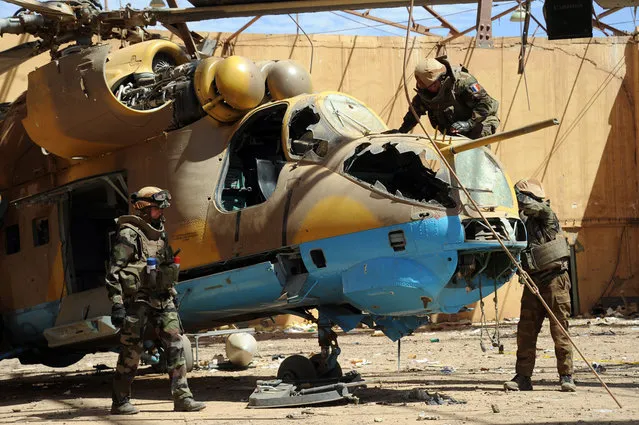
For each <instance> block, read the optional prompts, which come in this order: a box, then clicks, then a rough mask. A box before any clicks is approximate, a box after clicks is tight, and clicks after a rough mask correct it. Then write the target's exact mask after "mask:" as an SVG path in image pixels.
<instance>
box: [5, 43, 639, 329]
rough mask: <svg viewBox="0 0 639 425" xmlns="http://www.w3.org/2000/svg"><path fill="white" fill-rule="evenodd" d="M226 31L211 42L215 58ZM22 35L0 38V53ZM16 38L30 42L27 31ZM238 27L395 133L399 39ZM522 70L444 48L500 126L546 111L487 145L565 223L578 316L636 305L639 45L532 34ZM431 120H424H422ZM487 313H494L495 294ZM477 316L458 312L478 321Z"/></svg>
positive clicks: (510, 58)
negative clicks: (546, 122) (527, 129)
mask: <svg viewBox="0 0 639 425" xmlns="http://www.w3.org/2000/svg"><path fill="white" fill-rule="evenodd" d="M227 36H228V34H222V33H211V34H210V37H211V38H213V39H216V40H218V48H217V49H216V51H215V54H216V55H219V54H221V52H222V41H223V40H224V37H227ZM16 40H17V37H14V38H11V37H5V38H3V39H2V40H0V48H2V49H4V48H7V47H10V46H12V45H14V44H15V41H16ZM438 40H440V38H438V37H432V38H431V37H418V38H417V39H414V38H411V39H410V40H409V51H408V55H409V65H408V70H409V71H407V78H408V86H409V92H410V93H411V94H412V88H413V86H414V79H413V77H412V75H410V74H411V72H410V71H411V70H412V68H413V66H414V64H415V63H416V61H417V60H418V58H420V57H422V56H434V55H435V54H436V50H437V41H438ZM21 41H26V38H23V40H21ZM311 41H312V46H311V43H309V41H308V40H307V39H306V38H305V37H303V36H295V35H259V34H242V35H240V36H239V37H238V38H237V39H236V40H235V44H234V46H233V48H232V51H234V53H235V54H239V55H244V56H248V57H250V58H252V59H254V60H261V59H288V58H291V59H295V60H297V61H299V62H300V63H301V64H303V65H306V66H309V67H311V65H312V76H313V81H314V87H315V88H316V90H337V91H344V92H346V93H349V94H351V95H353V96H355V97H357V98H359V99H361V100H362V101H364V102H365V103H367V104H368V105H369V106H371V107H372V108H373V109H374V110H375V111H376V112H377V113H378V114H379V115H380V116H381V117H382V118H383V119H384V120H385V121H387V122H388V123H389V126H390V127H391V128H396V127H398V126H399V125H400V123H401V119H402V116H403V115H404V114H405V113H406V110H407V101H406V98H405V95H404V89H403V83H402V60H403V50H404V39H403V38H400V37H364V36H330V35H314V36H311ZM530 42H531V44H533V46H532V47H531V46H529V48H528V51H527V55H526V73H525V75H518V74H517V64H518V56H519V52H520V47H521V45H520V42H519V40H518V39H517V38H498V39H495V48H494V49H476V48H474V40H473V39H472V38H468V37H462V38H459V39H457V40H455V41H453V42H452V43H450V44H449V45H448V46H447V48H446V49H445V50H444V52H445V53H447V54H448V57H449V59H450V61H451V63H453V64H458V63H462V64H464V65H465V66H466V67H468V68H469V69H470V71H471V72H472V73H473V74H474V75H475V76H476V77H477V78H478V80H479V81H480V83H481V84H482V85H483V86H484V87H485V88H486V89H487V90H488V92H489V93H490V94H491V95H492V96H493V97H495V98H496V99H497V100H499V102H500V117H501V120H502V124H501V127H500V130H501V131H503V130H510V129H514V128H517V127H519V126H522V125H525V124H529V123H532V122H536V121H540V120H543V119H547V118H555V117H556V118H558V119H560V120H561V125H560V126H559V127H555V128H552V129H547V130H543V131H541V132H538V133H535V134H532V135H529V136H525V137H519V138H516V139H511V140H508V141H504V142H501V143H499V144H498V145H497V146H495V147H493V149H494V150H495V151H496V152H497V154H498V156H499V157H500V159H501V161H502V162H503V164H504V165H505V167H506V169H507V171H508V172H509V173H510V176H511V178H512V179H513V182H514V181H516V180H518V179H520V178H524V177H536V178H538V179H540V180H542V182H543V183H544V185H545V189H546V192H547V193H548V196H549V198H550V199H551V200H552V205H553V208H554V209H555V210H556V212H557V215H558V216H559V218H560V220H561V222H562V225H563V226H564V229H565V230H566V231H567V232H568V233H569V235H570V238H571V241H572V243H573V244H574V246H575V251H576V254H575V259H576V276H577V291H576V295H577V296H578V311H579V312H581V313H585V312H588V311H590V310H591V309H592V308H593V306H594V305H595V304H596V303H597V301H598V300H599V298H600V296H601V295H602V294H604V292H605V295H606V296H611V297H620V299H622V300H625V301H626V302H628V303H632V302H633V301H634V302H636V301H638V300H639V298H638V297H639V276H637V275H636V274H637V269H638V263H639V260H638V259H637V258H638V257H639V256H638V252H637V251H638V250H639V248H638V241H639V232H638V224H639V212H638V207H639V205H638V202H639V201H638V199H637V198H638V195H639V190H638V185H639V175H638V174H639V171H638V168H637V159H638V158H637V156H638V155H637V144H638V140H637V122H638V119H639V105H636V104H635V98H636V94H637V93H638V92H639V51H638V47H637V44H636V42H635V41H634V40H632V39H629V38H627V37H610V38H601V39H578V40H562V41H548V40H546V39H540V38H532V39H531V40H530ZM47 61H48V57H47V55H46V54H44V55H41V56H40V57H38V58H33V59H31V60H29V61H27V62H26V63H24V64H23V65H22V66H20V67H18V68H15V69H13V70H10V71H8V72H6V73H4V74H3V75H0V100H1V101H11V100H13V99H15V97H16V96H17V95H18V94H20V93H21V92H22V91H23V90H24V89H25V87H26V78H27V73H28V72H29V71H30V70H32V69H33V68H34V67H36V66H39V65H41V64H44V63H46V62H47ZM425 121H427V120H425ZM520 295H521V285H519V284H517V283H516V282H512V283H510V284H509V285H506V286H505V287H504V288H502V289H501V290H500V291H498V298H499V316H500V317H502V318H503V317H517V316H518V315H519V298H520ZM488 298H490V299H487V300H486V314H487V316H488V318H489V319H490V318H492V317H494V307H493V301H492V297H488ZM478 307H479V306H477V308H476V310H475V311H474V312H473V313H469V314H465V315H457V316H460V317H464V318H472V319H473V320H478V319H479V308H478Z"/></svg>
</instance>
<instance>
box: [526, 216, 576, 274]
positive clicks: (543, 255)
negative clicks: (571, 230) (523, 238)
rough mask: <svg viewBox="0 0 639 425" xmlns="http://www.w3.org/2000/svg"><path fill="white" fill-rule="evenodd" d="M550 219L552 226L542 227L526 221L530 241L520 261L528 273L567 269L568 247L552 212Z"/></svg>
mask: <svg viewBox="0 0 639 425" xmlns="http://www.w3.org/2000/svg"><path fill="white" fill-rule="evenodd" d="M528 220H532V219H528ZM528 220H527V221H528ZM552 221H553V223H552V228H542V227H541V226H535V225H532V224H530V223H528V222H527V223H526V228H527V230H528V237H529V240H530V241H531V242H530V244H529V247H528V248H527V249H526V250H524V252H522V254H521V263H522V266H523V267H524V269H525V270H526V271H527V272H528V273H531V274H542V273H546V272H549V271H554V270H557V271H560V270H567V269H568V259H569V258H570V247H569V246H568V241H567V240H566V238H565V237H564V236H563V232H562V229H561V225H560V224H559V220H558V219H557V216H556V215H555V214H554V213H553V220H552ZM549 239H550V240H549Z"/></svg>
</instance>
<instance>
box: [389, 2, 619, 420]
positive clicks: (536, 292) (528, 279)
mask: <svg viewBox="0 0 639 425" xmlns="http://www.w3.org/2000/svg"><path fill="white" fill-rule="evenodd" d="M409 1H410V8H409V11H408V15H409V19H411V17H412V16H413V6H414V0H409ZM409 38H410V28H408V27H407V28H406V39H405V43H404V61H403V64H404V68H403V69H402V77H403V80H404V93H405V95H406V100H407V102H408V105H409V109H410V111H411V113H412V114H413V116H414V117H415V119H416V120H417V123H418V124H419V126H420V127H421V129H422V131H423V132H424V134H425V135H426V137H427V138H428V140H429V141H430V143H431V145H432V147H433V149H434V150H435V152H437V154H438V155H439V158H440V159H441V161H442V163H443V164H444V165H445V166H446V168H447V169H448V172H449V173H450V175H451V177H452V178H453V179H454V180H455V182H456V183H457V184H458V186H459V188H460V189H461V190H462V191H463V192H464V194H465V195H466V197H467V199H468V201H469V202H470V203H471V204H472V205H473V207H474V208H475V210H476V211H477V213H478V214H479V216H480V217H481V219H482V221H483V222H484V223H485V224H486V226H488V228H489V229H490V231H491V233H492V235H493V236H494V237H495V240H496V241H497V242H498V243H499V245H500V246H501V249H502V250H503V251H504V253H505V254H506V255H507V256H508V258H509V259H510V261H511V263H512V264H513V265H514V266H515V267H516V268H517V270H518V271H519V274H520V281H522V282H523V283H524V285H526V287H527V288H528V290H530V291H531V293H532V294H533V295H535V296H536V297H537V299H538V300H539V301H540V303H541V304H542V305H543V306H544V308H545V309H546V312H547V313H548V318H549V319H550V320H553V321H554V322H555V324H556V325H557V327H558V328H559V329H560V330H561V333H563V334H564V336H565V337H566V338H567V339H568V340H569V341H570V343H571V344H572V346H573V347H574V348H575V351H577V353H579V355H580V356H581V358H582V359H583V361H584V362H585V363H586V365H588V368H589V369H590V371H591V372H592V373H593V374H594V375H595V377H596V378H597V380H598V381H599V383H600V384H601V385H602V386H603V388H604V389H605V390H606V391H607V392H608V394H609V395H610V397H612V399H613V400H614V401H615V403H617V406H619V407H620V408H621V407H622V406H621V403H619V400H617V398H616V397H615V396H614V394H613V393H612V391H610V388H608V385H606V383H605V382H604V381H603V380H602V379H601V376H599V374H598V373H597V371H595V369H594V368H593V367H592V365H591V364H590V362H589V361H588V360H587V359H586V357H585V356H584V354H583V353H582V352H581V350H580V349H579V347H577V344H575V341H574V340H573V339H572V338H571V337H570V335H569V334H568V332H567V331H566V329H564V327H563V326H562V325H561V323H560V322H559V320H558V319H557V316H555V314H554V313H553V311H552V310H551V309H550V307H549V306H548V304H547V303H546V301H544V299H543V297H542V296H541V294H540V293H539V288H538V287H537V285H536V284H535V282H533V280H532V279H531V277H530V276H529V275H528V273H526V271H525V270H524V269H523V268H522V267H521V264H520V263H519V262H518V261H517V259H516V258H515V257H514V256H513V254H512V253H511V252H510V250H509V249H508V248H507V247H506V245H505V244H504V242H503V241H502V238H501V237H500V236H499V235H498V234H497V232H496V231H495V229H493V227H492V226H491V225H490V223H489V222H488V219H487V218H486V216H485V215H484V213H483V212H482V211H481V209H480V207H479V205H477V202H476V201H475V200H474V199H473V198H472V197H471V196H470V192H469V191H468V189H466V187H465V186H464V184H463V183H462V182H461V180H460V179H459V177H458V176H457V173H455V170H453V167H452V166H451V165H450V164H449V163H448V161H447V160H446V157H445V156H444V154H443V153H442V151H441V149H439V146H437V143H435V141H434V140H433V139H432V138H431V137H430V135H429V134H428V132H427V131H426V128H425V127H424V125H423V124H422V122H421V119H420V116H419V115H418V114H417V111H415V108H414V107H413V105H412V102H411V99H410V96H409V94H408V86H407V85H406V65H407V53H408V39H409Z"/></svg>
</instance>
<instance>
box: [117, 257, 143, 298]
mask: <svg viewBox="0 0 639 425" xmlns="http://www.w3.org/2000/svg"><path fill="white" fill-rule="evenodd" d="M144 268H145V265H144V264H142V263H132V264H129V265H128V266H126V267H125V268H123V269H122V270H120V285H121V286H122V295H124V296H125V297H131V296H134V295H135V294H137V293H138V291H139V290H140V288H141V287H143V286H144V282H143V280H142V279H143V278H144V277H145V276H146V272H145V270H144Z"/></svg>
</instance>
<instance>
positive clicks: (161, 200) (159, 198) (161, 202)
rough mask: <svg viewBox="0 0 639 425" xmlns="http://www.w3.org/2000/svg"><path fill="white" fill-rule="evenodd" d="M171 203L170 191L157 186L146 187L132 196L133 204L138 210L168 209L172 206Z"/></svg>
mask: <svg viewBox="0 0 639 425" xmlns="http://www.w3.org/2000/svg"><path fill="white" fill-rule="evenodd" d="M170 201H171V194H170V193H169V191H168V190H163V189H160V188H159V187H155V186H145V187H143V188H142V189H140V190H138V191H137V192H134V193H132V194H131V203H132V204H133V208H135V209H136V210H143V209H144V208H147V207H158V208H168V207H170V206H171V203H170Z"/></svg>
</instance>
